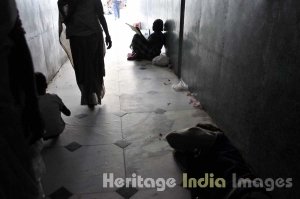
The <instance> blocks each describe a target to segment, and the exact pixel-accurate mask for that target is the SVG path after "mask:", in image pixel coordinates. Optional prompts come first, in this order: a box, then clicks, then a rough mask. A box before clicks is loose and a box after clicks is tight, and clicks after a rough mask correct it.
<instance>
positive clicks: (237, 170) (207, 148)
mask: <svg viewBox="0 0 300 199" xmlns="http://www.w3.org/2000/svg"><path fill="white" fill-rule="evenodd" d="M166 139H167V141H168V143H169V144H170V146H171V147H172V148H174V149H175V153H174V156H175V159H176V161H177V163H178V164H179V166H180V167H181V169H182V170H183V172H184V173H186V174H187V175H188V178H195V179H200V178H204V176H205V174H206V175H209V174H210V177H213V178H210V179H212V180H215V179H217V178H221V179H224V180H225V182H226V187H223V188H216V187H207V188H199V187H198V188H190V187H189V188H190V190H191V195H192V198H199V199H250V198H251V199H266V198H270V197H269V196H268V195H267V194H266V192H265V190H264V189H262V188H237V187H234V186H233V174H234V175H235V176H236V179H240V178H247V179H249V180H253V179H254V178H256V176H255V174H254V172H253V170H252V169H251V167H250V166H249V165H247V164H246V162H245V161H244V159H243V158H242V155H241V154H240V152H239V151H238V149H237V148H236V147H234V146H233V145H232V143H231V142H230V141H229V139H228V138H227V137H226V135H225V134H224V133H223V132H222V131H221V130H220V129H219V128H217V127H215V126H213V125H211V124H198V125H197V126H196V127H192V128H187V129H183V130H180V131H174V132H171V133H169V134H168V135H167V137H166Z"/></svg>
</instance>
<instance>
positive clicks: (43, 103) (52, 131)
mask: <svg viewBox="0 0 300 199" xmlns="http://www.w3.org/2000/svg"><path fill="white" fill-rule="evenodd" d="M35 80H36V87H37V92H38V95H39V97H38V98H39V107H40V112H41V115H42V117H43V119H44V122H45V129H46V133H45V134H44V136H43V138H44V140H48V139H51V138H55V137H58V136H59V135H60V134H61V133H62V132H63V130H64V129H65V122H64V121H63V119H62V118H61V112H62V113H63V114H64V115H66V116H70V115H71V111H70V110H69V109H68V108H67V107H66V106H65V105H64V103H63V101H62V100H61V99H60V97H58V96H57V95H56V94H50V93H46V89H47V81H46V77H45V76H44V75H43V74H42V73H35Z"/></svg>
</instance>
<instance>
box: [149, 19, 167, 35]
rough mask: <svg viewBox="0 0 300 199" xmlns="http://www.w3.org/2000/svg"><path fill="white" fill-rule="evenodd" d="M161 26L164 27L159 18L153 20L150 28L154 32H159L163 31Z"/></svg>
mask: <svg viewBox="0 0 300 199" xmlns="http://www.w3.org/2000/svg"><path fill="white" fill-rule="evenodd" d="M163 28H164V22H163V21H162V20H161V19H156V20H155V21H154V22H153V26H152V29H153V31H154V32H159V31H160V32H161V31H163Z"/></svg>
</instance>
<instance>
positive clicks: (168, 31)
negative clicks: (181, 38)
mask: <svg viewBox="0 0 300 199" xmlns="http://www.w3.org/2000/svg"><path fill="white" fill-rule="evenodd" d="M174 30H175V22H174V21H173V20H167V21H166V22H165V24H164V31H165V33H164V35H165V39H166V42H165V49H166V55H167V56H168V57H169V58H170V63H171V64H172V65H173V64H174V63H176V62H177V58H178V37H177V35H176V34H175V33H174Z"/></svg>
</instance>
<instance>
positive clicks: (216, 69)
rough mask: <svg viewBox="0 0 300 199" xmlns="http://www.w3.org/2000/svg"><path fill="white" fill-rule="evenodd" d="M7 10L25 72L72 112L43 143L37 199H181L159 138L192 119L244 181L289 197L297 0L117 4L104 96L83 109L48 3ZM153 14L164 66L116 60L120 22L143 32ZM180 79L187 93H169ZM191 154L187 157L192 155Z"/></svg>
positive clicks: (295, 192)
mask: <svg viewBox="0 0 300 199" xmlns="http://www.w3.org/2000/svg"><path fill="white" fill-rule="evenodd" d="M7 1H10V2H12V1H11V0H7ZM102 2H105V1H104V0H102ZM16 3H17V7H18V10H19V14H20V18H21V20H22V24H23V27H24V29H25V32H26V34H25V37H26V40H27V44H28V47H29V49H30V51H31V56H32V61H33V65H34V70H35V71H36V72H42V73H43V74H44V75H45V76H46V78H47V81H48V88H47V92H49V93H55V94H57V95H58V96H59V97H60V98H61V99H62V100H63V102H64V103H65V105H66V106H67V107H68V108H69V109H70V110H71V113H72V114H71V116H63V120H64V121H65V123H66V128H65V130H64V132H63V133H62V134H61V135H60V136H59V137H58V138H57V139H51V140H47V141H44V143H43V150H42V157H43V160H44V161H45V166H46V170H45V171H46V172H45V173H44V174H43V176H42V182H41V184H42V187H43V192H44V195H45V198H49V199H67V198H70V199H101V198H105V199H122V198H124V199H127V198H130V199H141V198H143V199H144V198H145V199H148V198H157V199H165V198H172V199H185V198H191V192H190V190H188V189H185V188H183V184H184V182H183V179H182V178H183V175H182V173H183V172H182V165H181V164H180V163H179V162H178V161H176V160H175V159H176V157H175V156H176V155H175V152H174V149H175V148H174V147H173V146H172V147H171V146H170V145H171V144H170V142H169V143H168V142H167V140H166V135H168V133H170V132H173V131H176V130H180V129H186V128H190V127H195V125H196V124H198V123H202V124H206V125H207V124H212V125H213V126H214V127H215V128H217V130H216V132H221V133H224V135H226V136H227V137H228V139H229V140H230V141H231V142H232V143H233V145H234V146H235V147H236V148H237V150H238V151H239V152H240V154H241V156H242V157H243V158H244V159H245V161H246V162H247V166H249V167H251V169H253V173H255V176H258V177H261V178H263V179H275V180H276V179H291V180H292V185H291V186H290V187H283V186H281V187H280V186H279V185H278V186H277V185H276V184H275V185H274V184H273V186H277V187H275V189H274V190H271V191H270V192H268V193H269V194H270V195H271V196H272V198H274V199H285V198H287V199H298V198H299V196H300V192H299V189H297V187H298V184H299V178H300V175H299V174H300V170H299V169H300V164H299V163H300V162H299V154H298V153H299V150H300V148H299V146H300V145H299V143H298V142H299V133H298V132H299V124H300V120H299V118H300V116H299V108H300V107H299V105H300V103H299V102H300V92H299V85H300V82H299V80H300V70H299V65H300V62H299V60H300V23H299V22H300V1H298V0H276V1H269V0H252V1H243V0H224V1H219V0H127V6H126V7H125V8H123V9H121V18H120V19H118V20H116V19H115V18H114V16H113V15H112V14H109V15H107V14H106V15H105V17H106V20H107V24H108V28H109V31H110V35H111V39H112V48H111V49H109V50H106V55H105V71H106V75H105V78H104V85H105V96H104V98H103V100H102V104H101V105H97V106H95V108H94V109H91V108H89V107H87V106H81V105H80V100H81V99H80V97H81V93H80V90H79V89H78V85H77V84H76V78H75V73H74V69H73V68H72V65H71V63H70V61H69V60H68V59H67V56H66V54H65V52H64V51H63V49H62V48H61V46H60V44H59V37H58V23H57V22H58V10H57V2H56V1H55V2H54V1H37V0H28V1H22V0H16ZM0 5H1V4H0ZM105 12H107V10H105ZM5 17H6V16H4V18H5ZM157 18H161V19H162V20H163V21H164V22H168V23H169V24H170V26H169V30H168V31H166V32H167V33H168V36H169V41H168V42H169V46H168V49H166V48H163V52H166V50H168V53H167V55H168V56H169V58H170V65H168V67H159V66H156V65H153V64H152V62H151V61H146V60H138V61H127V59H126V58H127V56H128V53H130V52H131V49H130V48H129V45H130V43H131V40H132V37H133V35H134V32H133V31H132V30H131V29H130V28H129V27H128V26H127V25H126V24H125V23H130V24H133V23H136V22H138V23H140V25H141V27H142V31H143V33H144V34H145V33H147V34H148V33H149V31H150V30H151V25H152V22H153V21H154V20H155V19H157ZM1 25H2V24H1ZM0 30H1V31H2V29H0ZM1 33H2V32H1ZM3 44H4V43H3ZM3 46H4V47H6V46H5V45H3ZM3 46H2V44H1V50H3V49H5V48H2V47H3ZM165 47H166V45H165ZM1 56H2V55H1ZM1 64H2V63H1ZM3 74H4V73H3ZM1 77H2V76H1ZM1 80H3V82H4V80H6V79H3V78H2V79H1ZM180 81H184V82H185V83H187V85H188V90H184V91H181V92H176V91H175V90H174V89H173V88H172V86H173V85H175V84H177V83H178V82H180ZM0 83H1V81H0ZM0 86H1V84H0ZM0 94H1V93H0ZM195 103H196V105H195ZM0 105H1V104H0ZM4 121H5V120H4ZM3 124H4V123H3ZM199 128H200V127H199ZM219 128H220V129H219ZM208 134H210V133H208ZM216 137H217V136H216ZM215 139H216V140H218V139H217V138H215ZM226 139H227V138H226ZM0 141H2V140H1V139H0ZM168 141H169V140H168ZM218 141H220V138H219V140H218ZM222 141H224V140H222ZM208 142H209V141H208ZM208 142H205V144H207V143H208ZM225 142H226V141H225ZM215 143H217V141H215ZM169 144H170V145H169ZM0 146H1V145H0ZM222 146H223V145H222ZM185 147H188V146H185ZM224 148H226V147H224ZM213 149H214V150H215V149H216V148H213ZM193 150H194V151H193V152H192V153H191V154H193V155H195V156H197V157H194V156H193V158H198V155H199V154H202V151H201V150H200V151H198V148H194V149H193ZM175 151H176V150H175ZM225 151H226V150H225ZM229 151H231V152H232V150H229ZM233 151H234V150H233ZM176 152H178V151H176ZM181 152H182V151H181ZM204 152H205V151H204ZM226 152H228V151H226ZM204 154H205V153H204ZM185 155H186V154H185ZM233 156H234V155H233ZM226 157H227V156H226V153H225V155H224V154H222V155H220V158H221V159H222V158H223V159H226ZM184 158H187V157H184ZM188 158H190V157H188ZM188 158H187V159H188ZM209 158H210V157H209V156H208V159H209ZM229 159H230V158H229ZM204 160H206V159H204ZM243 161H244V160H243ZM225 162H226V160H225ZM195 165H196V164H195ZM204 165H205V164H204ZM215 165H216V164H215ZM229 165H230V164H229ZM197 166H199V165H197ZM200 166H201V165H200ZM217 166H220V168H223V164H219V165H218V164H217ZM226 166H228V165H226V164H225V166H224V168H225V167H226ZM199 168H200V167H199ZM110 174H112V175H113V176H114V177H113V178H114V179H117V178H119V179H125V178H131V177H132V178H134V177H135V176H136V175H140V176H142V177H144V178H154V179H160V178H163V179H168V178H174V179H175V180H176V186H175V187H173V188H166V189H165V190H163V191H157V189H155V188H147V189H140V188H139V189H137V188H132V187H129V188H126V187H122V186H120V187H118V186H116V184H114V186H113V187H108V188H107V187H105V186H106V185H107V184H106V185H104V184H103V183H105V182H104V180H103V179H104V176H106V175H109V176H110ZM116 183H117V182H116ZM117 184H118V183H117ZM0 188H1V187H0ZM0 198H1V189H0ZM197 199H198V197H197ZM199 199H200V198H199ZM203 199H206V198H203ZM209 199H211V198H209ZM218 199H220V198H218ZM226 199H228V198H226ZM230 199H231V198H230ZM234 199H237V198H234ZM256 199H261V198H259V197H258V198H256ZM264 199H265V198H264Z"/></svg>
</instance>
